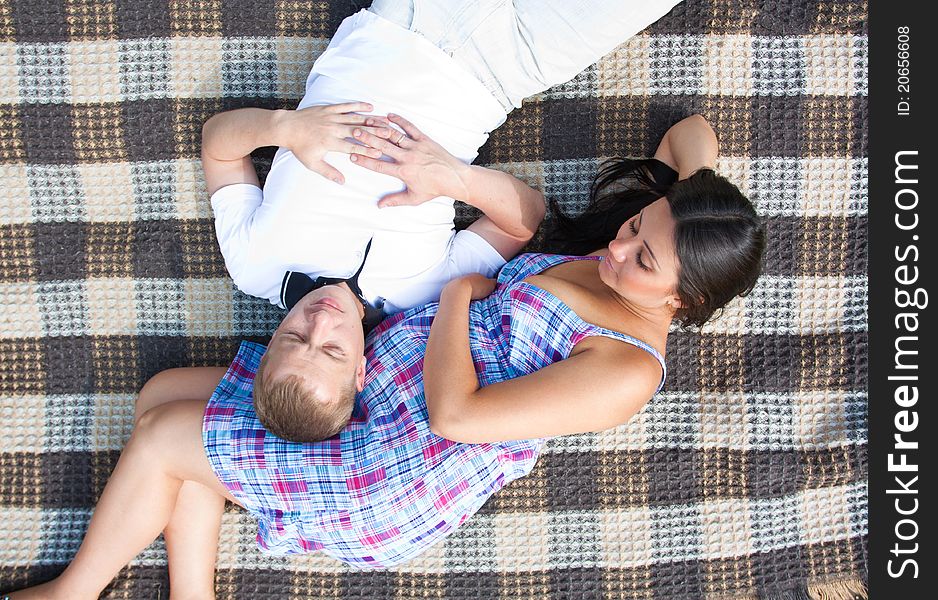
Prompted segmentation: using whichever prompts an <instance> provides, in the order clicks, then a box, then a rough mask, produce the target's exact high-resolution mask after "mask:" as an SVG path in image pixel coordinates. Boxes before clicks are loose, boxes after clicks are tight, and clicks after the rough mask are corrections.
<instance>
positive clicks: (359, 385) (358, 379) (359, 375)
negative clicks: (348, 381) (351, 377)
mask: <svg viewBox="0 0 938 600" xmlns="http://www.w3.org/2000/svg"><path fill="white" fill-rule="evenodd" d="M367 363H368V361H367V360H366V359H365V357H364V356H363V357H362V361H361V362H360V363H359V364H358V370H357V371H356V372H355V389H356V390H357V391H359V392H360V391H362V390H363V389H365V366H366V365H367Z"/></svg>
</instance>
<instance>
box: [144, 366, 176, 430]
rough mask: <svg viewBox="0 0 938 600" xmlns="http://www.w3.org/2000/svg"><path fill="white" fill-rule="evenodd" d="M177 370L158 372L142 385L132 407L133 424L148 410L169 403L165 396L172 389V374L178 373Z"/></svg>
mask: <svg viewBox="0 0 938 600" xmlns="http://www.w3.org/2000/svg"><path fill="white" fill-rule="evenodd" d="M179 370H180V369H167V370H165V371H160V372H159V373H157V374H156V375H154V376H153V377H151V378H150V379H148V380H147V382H146V383H145V384H143V387H142V388H140V394H139V395H138V396H137V402H136V404H135V406H134V423H137V422H139V421H140V418H141V417H142V416H143V415H144V413H146V412H147V411H149V410H150V409H152V408H154V407H156V406H159V405H160V404H163V403H165V402H169V401H171V400H169V399H167V396H168V395H169V393H170V391H171V390H172V387H173V381H174V379H175V377H174V374H176V373H178V372H179Z"/></svg>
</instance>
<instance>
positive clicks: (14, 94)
mask: <svg viewBox="0 0 938 600" xmlns="http://www.w3.org/2000/svg"><path fill="white" fill-rule="evenodd" d="M16 58H17V56H16V44H15V43H14V42H0V104H17V103H18V102H19V101H20V77H19V72H20V70H19V65H18V64H17V60H16Z"/></svg>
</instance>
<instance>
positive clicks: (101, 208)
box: [76, 162, 135, 222]
mask: <svg viewBox="0 0 938 600" xmlns="http://www.w3.org/2000/svg"><path fill="white" fill-rule="evenodd" d="M76 168H77V169H78V177H79V179H80V180H81V187H82V192H83V194H84V203H85V216H86V218H87V219H88V220H89V221H92V222H114V221H125V222H126V221H132V220H133V218H134V210H135V201H134V187H133V176H132V174H131V169H130V164H129V163H124V162H115V163H88V164H79V165H77V167H76Z"/></svg>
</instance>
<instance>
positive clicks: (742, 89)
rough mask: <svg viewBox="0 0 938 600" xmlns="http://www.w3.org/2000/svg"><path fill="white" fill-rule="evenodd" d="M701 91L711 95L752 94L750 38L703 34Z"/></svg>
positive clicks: (746, 36)
mask: <svg viewBox="0 0 938 600" xmlns="http://www.w3.org/2000/svg"><path fill="white" fill-rule="evenodd" d="M703 57H704V58H703V82H702V83H703V89H702V93H704V94H707V95H714V96H751V95H752V81H753V79H752V60H753V52H752V37H751V36H748V35H720V36H705V37H704V44H703Z"/></svg>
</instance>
